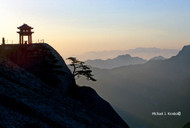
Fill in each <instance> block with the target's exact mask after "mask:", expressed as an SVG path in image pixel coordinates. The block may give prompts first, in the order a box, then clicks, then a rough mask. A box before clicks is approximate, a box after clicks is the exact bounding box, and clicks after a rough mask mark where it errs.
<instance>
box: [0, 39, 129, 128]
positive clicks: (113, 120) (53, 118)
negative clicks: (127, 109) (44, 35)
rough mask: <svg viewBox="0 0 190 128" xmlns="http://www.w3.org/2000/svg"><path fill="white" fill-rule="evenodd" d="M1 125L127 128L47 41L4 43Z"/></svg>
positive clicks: (0, 63) (5, 127)
mask: <svg viewBox="0 0 190 128" xmlns="http://www.w3.org/2000/svg"><path fill="white" fill-rule="evenodd" d="M0 128H128V125H127V124H126V123H125V122H124V121H123V120H122V119H121V118H120V117H119V116H118V114H117V113H116V112H115V111H114V110H113V109H112V107H111V106H110V104H109V103H108V102H106V101H105V100H103V99H102V98H101V97H100V96H98V94H97V93H96V92H95V91H94V90H93V89H92V88H90V87H79V86H77V85H76V83H75V80H74V78H73V75H72V74H71V72H70V70H69V69H68V67H67V65H66V64H65V62H64V60H63V59H62V57H61V56H60V55H59V54H58V53H57V52H56V50H54V49H53V48H52V47H51V46H49V45H48V44H45V43H43V44H31V45H17V44H12V45H2V46H0Z"/></svg>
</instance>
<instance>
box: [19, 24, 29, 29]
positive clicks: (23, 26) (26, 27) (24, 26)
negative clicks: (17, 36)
mask: <svg viewBox="0 0 190 128" xmlns="http://www.w3.org/2000/svg"><path fill="white" fill-rule="evenodd" d="M17 28H18V29H33V28H32V27H30V26H28V25H27V24H23V25H22V26H20V27H17Z"/></svg>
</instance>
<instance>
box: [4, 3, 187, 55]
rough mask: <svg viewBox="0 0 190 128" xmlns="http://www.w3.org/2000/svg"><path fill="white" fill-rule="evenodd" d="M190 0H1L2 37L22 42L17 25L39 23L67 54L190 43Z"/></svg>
mask: <svg viewBox="0 0 190 128" xmlns="http://www.w3.org/2000/svg"><path fill="white" fill-rule="evenodd" d="M189 6H190V0H1V3H0V15H1V17H0V38H1V37H5V40H6V42H8V43H18V42H19V41H18V39H19V38H18V34H17V33H16V31H18V30H17V27H19V26H21V25H22V24H23V23H26V24H28V25H30V26H32V27H34V29H33V31H34V34H33V42H37V41H38V40H42V39H44V41H45V42H46V43H48V44H50V45H51V46H53V47H54V48H55V49H56V50H57V51H58V52H59V53H60V54H61V55H62V56H64V57H69V56H72V55H76V54H82V53H85V52H88V51H104V50H105V51H107V50H127V49H133V48H136V47H158V48H170V49H174V48H175V49H181V48H182V47H183V46H184V45H188V44H190V7H189Z"/></svg>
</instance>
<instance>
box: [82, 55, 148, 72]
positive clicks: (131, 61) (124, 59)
mask: <svg viewBox="0 0 190 128" xmlns="http://www.w3.org/2000/svg"><path fill="white" fill-rule="evenodd" d="M145 62H146V60H144V59H142V58H139V57H131V56H130V55H129V54H126V55H119V56H118V57H116V58H113V59H107V60H101V59H96V60H87V61H85V63H86V64H87V65H90V66H92V67H97V68H103V69H112V68H116V67H121V66H127V65H135V64H143V63H145Z"/></svg>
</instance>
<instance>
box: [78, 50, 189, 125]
mask: <svg viewBox="0 0 190 128" xmlns="http://www.w3.org/2000/svg"><path fill="white" fill-rule="evenodd" d="M189 66H190V46H184V47H183V49H182V50H181V51H180V52H179V53H178V54H177V55H176V56H173V57H171V58H169V59H165V60H162V59H153V60H150V61H148V62H146V63H145V64H138V65H129V66H122V67H117V68H114V69H99V68H93V67H92V70H93V73H94V75H95V77H96V79H97V80H98V81H97V82H96V83H91V82H88V83H87V82H86V81H84V80H83V79H79V80H78V81H77V82H78V83H80V84H81V85H83V84H89V85H92V87H93V88H94V89H95V90H96V91H97V92H98V93H99V94H100V95H101V96H102V97H104V98H105V99H106V100H108V101H109V102H110V103H111V104H112V105H113V106H114V107H115V108H116V109H117V111H118V112H119V113H120V115H121V116H122V117H123V118H124V119H125V120H128V124H129V126H131V127H133V128H141V127H143V128H153V127H154V128H163V127H168V128H171V127H172V128H179V127H182V126H183V125H184V124H185V123H186V122H188V121H189V115H190V111H189V108H190V104H189V99H190V96H189V93H190V68H189ZM152 112H166V113H167V112H180V113H181V115H180V116H177V115H176V116H175V115H173V116H171V115H167V116H154V115H152Z"/></svg>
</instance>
